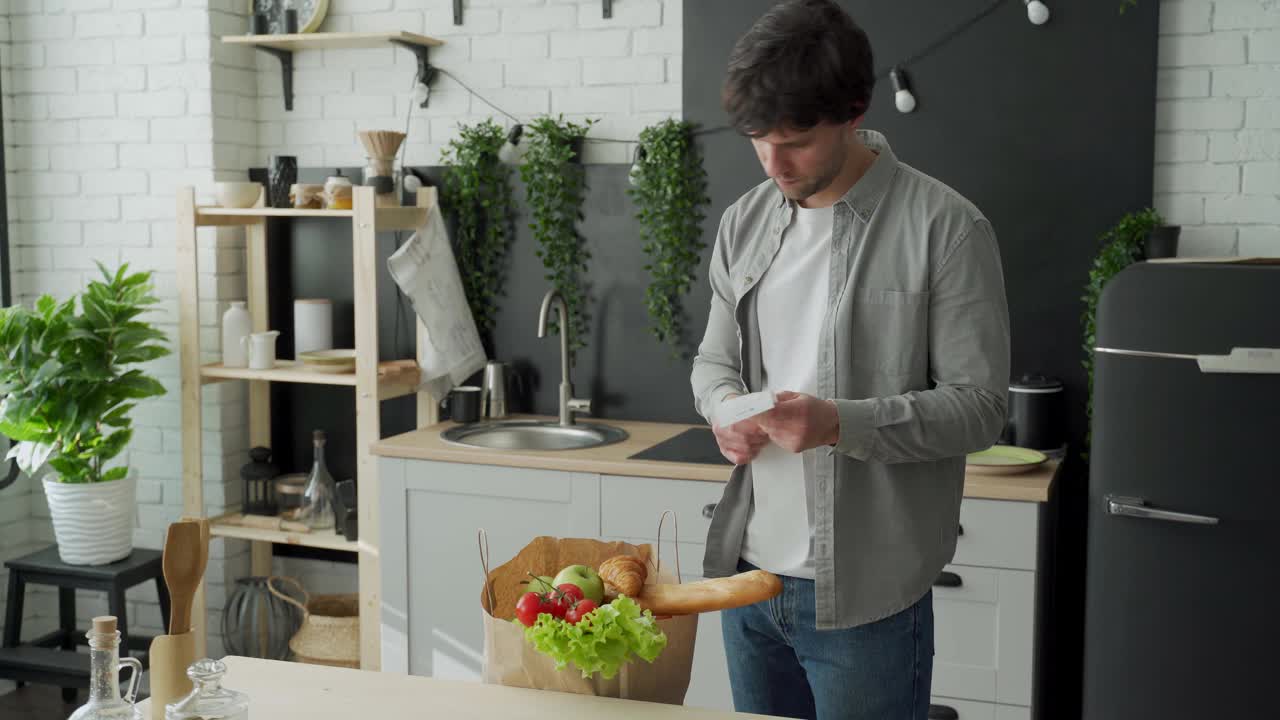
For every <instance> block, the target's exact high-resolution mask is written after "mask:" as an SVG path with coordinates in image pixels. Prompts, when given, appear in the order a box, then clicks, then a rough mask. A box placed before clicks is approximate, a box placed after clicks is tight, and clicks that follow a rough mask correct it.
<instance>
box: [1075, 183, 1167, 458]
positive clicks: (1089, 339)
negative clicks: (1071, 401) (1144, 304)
mask: <svg viewBox="0 0 1280 720" xmlns="http://www.w3.org/2000/svg"><path fill="white" fill-rule="evenodd" d="M1163 224H1164V221H1163V220H1162V219H1161V217H1160V214H1159V213H1157V212H1156V211H1155V210H1152V209H1151V208H1147V209H1145V210H1140V211H1138V212H1132V213H1129V214H1127V215H1125V216H1124V217H1122V218H1120V221H1119V222H1117V223H1116V224H1115V226H1114V227H1112V228H1110V229H1109V230H1107V231H1106V232H1104V233H1103V234H1102V235H1101V236H1100V237H1099V238H1098V241H1099V243H1100V245H1101V247H1100V249H1099V250H1098V254H1097V256H1096V257H1095V258H1094V259H1093V266H1092V267H1091V268H1090V269H1089V283H1088V284H1087V285H1085V293H1084V296H1083V297H1082V298H1081V299H1082V300H1084V314H1083V315H1082V316H1081V318H1080V321H1081V324H1082V325H1084V353H1085V359H1084V363H1083V364H1084V369H1085V372H1086V373H1088V376H1089V395H1088V402H1087V404H1086V408H1085V413H1086V417H1087V418H1088V419H1089V426H1090V427H1092V425H1093V368H1094V348H1095V347H1096V346H1097V329H1098V325H1097V313H1098V301H1099V300H1100V299H1101V298H1102V291H1103V289H1104V288H1106V286H1107V283H1108V282H1110V281H1111V278H1113V277H1115V276H1116V275H1117V274H1119V273H1120V271H1121V270H1124V269H1125V268H1126V267H1129V266H1130V265H1132V264H1133V263H1135V262H1137V261H1138V260H1139V259H1141V258H1142V253H1143V243H1144V242H1145V241H1146V239H1147V236H1148V235H1150V234H1151V231H1152V230H1154V229H1155V228H1158V227H1160V226H1161V225H1163ZM1091 437H1092V433H1089V434H1088V435H1087V436H1086V438H1085V447H1086V456H1087V448H1088V445H1089V440H1090V438H1091Z"/></svg>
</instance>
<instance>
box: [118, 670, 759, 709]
mask: <svg viewBox="0 0 1280 720" xmlns="http://www.w3.org/2000/svg"><path fill="white" fill-rule="evenodd" d="M223 662H224V663H226V665H227V674H226V676H225V677H224V678H223V679H222V685H223V687H226V688H229V689H231V690H238V691H240V692H242V693H245V694H247V695H248V696H249V716H250V717H253V718H270V719H271V720H352V719H353V718H377V720H422V718H424V717H440V718H450V719H451V720H492V719H493V718H509V719H510V720H516V719H517V718H518V719H520V720H564V719H565V718H628V719H630V720H747V719H748V718H765V717H767V716H765V715H747V714H742V713H727V712H716V711H713V710H701V709H695V708H686V707H681V706H678V705H660V704H657V703H647V702H636V701H634V700H616V699H613V698H599V697H591V696H588V695H572V694H569V693H560V692H551V691H548V690H524V689H521V688H509V687H501V686H498V685H485V684H482V683H469V682H458V681H450V680H436V679H433V678H425V677H416V676H411V675H398V674H394V673H381V672H365V671H361V670H348V669H346V668H332V667H323V666H320V665H302V664H300V663H291V662H280V661H277V660H259V659H256V658H244V657H227V658H224V659H223ZM150 705H151V701H150V700H146V701H144V702H142V703H139V707H140V708H141V709H142V714H141V716H142V717H145V718H150V717H151V710H150Z"/></svg>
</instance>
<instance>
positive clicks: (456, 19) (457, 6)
mask: <svg viewBox="0 0 1280 720" xmlns="http://www.w3.org/2000/svg"><path fill="white" fill-rule="evenodd" d="M453 24H454V25H461V24H462V0H453Z"/></svg>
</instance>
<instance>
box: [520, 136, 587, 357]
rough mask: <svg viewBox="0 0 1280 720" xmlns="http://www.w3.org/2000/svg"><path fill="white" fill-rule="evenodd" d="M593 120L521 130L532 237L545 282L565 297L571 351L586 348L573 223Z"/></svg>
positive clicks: (582, 275)
mask: <svg viewBox="0 0 1280 720" xmlns="http://www.w3.org/2000/svg"><path fill="white" fill-rule="evenodd" d="M594 122H595V121H594V120H588V121H587V122H586V123H585V124H582V125H580V124H577V123H573V122H567V121H565V119H564V117H563V116H560V117H557V118H551V117H540V118H538V119H536V120H534V121H533V122H531V123H529V124H528V125H527V126H526V127H525V137H526V138H528V140H527V141H526V142H527V146H526V148H525V154H524V163H523V164H522V165H521V166H520V177H521V178H522V179H523V180H524V182H525V187H526V189H527V192H528V201H529V212H530V218H531V223H530V225H529V228H530V229H531V230H533V237H534V239H535V240H537V242H538V250H537V254H538V257H539V258H541V259H542V264H543V266H544V267H546V269H547V275H546V278H547V280H548V281H550V282H551V284H552V286H553V287H555V289H556V290H558V291H559V292H560V296H561V297H563V298H564V302H565V306H566V309H567V310H568V312H569V327H568V328H566V330H567V332H568V333H569V348H570V350H580V349H582V348H584V347H586V341H585V340H584V338H585V337H586V327H587V320H588V319H589V316H588V313H587V308H586V304H587V290H586V275H587V260H589V259H590V258H591V253H589V252H588V251H587V249H586V248H585V247H584V246H583V239H582V236H581V235H579V234H578V228H577V223H578V221H579V220H581V219H582V199H583V194H584V193H585V191H586V176H585V172H584V170H583V167H582V164H581V162H580V157H579V153H580V152H581V147H582V142H583V138H585V137H586V135H587V131H588V130H589V129H590V128H591V125H592V124H593V123H594Z"/></svg>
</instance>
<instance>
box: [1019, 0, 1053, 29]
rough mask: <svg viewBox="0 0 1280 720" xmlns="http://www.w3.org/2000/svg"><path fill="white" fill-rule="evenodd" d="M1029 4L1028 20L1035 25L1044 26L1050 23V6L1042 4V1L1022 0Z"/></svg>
mask: <svg viewBox="0 0 1280 720" xmlns="http://www.w3.org/2000/svg"><path fill="white" fill-rule="evenodd" d="M1022 1H1023V2H1025V3H1026V4H1027V19H1028V20H1030V21H1031V24H1033V25H1043V24H1045V23H1047V22H1049V6H1048V5H1045V4H1044V3H1042V2H1040V0H1022Z"/></svg>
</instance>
